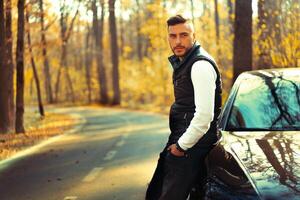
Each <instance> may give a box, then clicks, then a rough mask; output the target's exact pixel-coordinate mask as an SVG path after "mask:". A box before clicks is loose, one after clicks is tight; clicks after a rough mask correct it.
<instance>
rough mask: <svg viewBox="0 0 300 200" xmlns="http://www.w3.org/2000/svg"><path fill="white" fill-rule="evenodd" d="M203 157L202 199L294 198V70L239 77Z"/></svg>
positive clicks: (299, 179) (298, 156)
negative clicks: (215, 138)
mask: <svg viewBox="0 0 300 200" xmlns="http://www.w3.org/2000/svg"><path fill="white" fill-rule="evenodd" d="M219 130H220V133H221V139H220V142H219V144H218V145H216V147H215V148H214V149H213V150H212V151H211V152H210V154H209V156H208V158H207V165H208V169H209V173H208V174H209V176H208V182H207V185H206V189H207V190H206V199H214V200H215V199H222V200H225V199H230V200H232V199H233V200H234V199H243V200H244V199H266V200H269V199H280V200H281V199H291V200H296V199H300V69H299V68H286V69H269V70H257V71H250V72H244V73H242V74H241V75H240V76H239V77H238V78H237V80H236V81H235V83H234V85H233V87H232V89H231V92H230V94H229V97H228V99H227V101H226V103H225V105H224V107H223V110H222V113H221V117H220V121H219Z"/></svg>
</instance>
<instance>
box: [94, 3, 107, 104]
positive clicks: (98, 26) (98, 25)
mask: <svg viewBox="0 0 300 200" xmlns="http://www.w3.org/2000/svg"><path fill="white" fill-rule="evenodd" d="M100 6H101V18H100V20H99V19H98V9H97V5H96V0H93V2H92V11H93V31H94V38H95V42H96V46H95V47H96V60H97V71H98V83H99V86H100V87H99V89H100V91H99V92H100V103H102V104H107V103H108V90H107V80H106V73H105V66H104V63H103V42H102V40H103V30H104V15H105V13H104V0H101V1H100Z"/></svg>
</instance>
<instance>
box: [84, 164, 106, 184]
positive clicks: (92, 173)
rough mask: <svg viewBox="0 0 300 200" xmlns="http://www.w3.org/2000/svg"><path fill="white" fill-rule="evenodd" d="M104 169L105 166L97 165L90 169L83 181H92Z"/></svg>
mask: <svg viewBox="0 0 300 200" xmlns="http://www.w3.org/2000/svg"><path fill="white" fill-rule="evenodd" d="M101 170H103V167H95V168H94V169H92V170H91V171H90V173H89V174H88V175H87V176H86V177H84V179H83V180H82V181H83V182H91V181H93V180H94V179H95V178H96V177H97V176H98V174H99V172H100V171H101Z"/></svg>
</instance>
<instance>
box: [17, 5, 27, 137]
mask: <svg viewBox="0 0 300 200" xmlns="http://www.w3.org/2000/svg"><path fill="white" fill-rule="evenodd" d="M24 4H25V0H18V33H17V52H16V58H17V61H16V63H17V97H16V133H25V129H24V121H23V120H24V119H23V115H24Z"/></svg>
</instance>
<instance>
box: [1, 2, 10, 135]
mask: <svg viewBox="0 0 300 200" xmlns="http://www.w3.org/2000/svg"><path fill="white" fill-rule="evenodd" d="M5 33H6V32H5V17H4V3H3V1H0V72H1V73H0V133H7V132H9V119H10V118H9V85H8V84H9V82H8V80H7V79H8V74H9V68H8V67H7V66H6V64H7V61H6V60H7V57H6V53H5V38H6V37H5Z"/></svg>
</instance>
